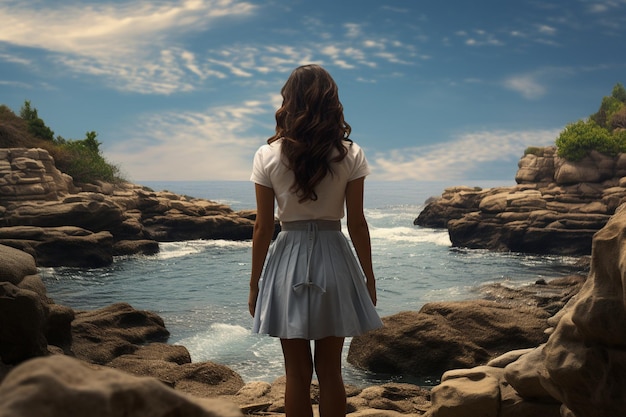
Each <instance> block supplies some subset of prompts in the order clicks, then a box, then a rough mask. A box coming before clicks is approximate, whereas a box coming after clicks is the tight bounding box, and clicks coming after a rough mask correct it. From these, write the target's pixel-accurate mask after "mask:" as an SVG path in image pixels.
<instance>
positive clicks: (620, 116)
mask: <svg viewBox="0 0 626 417" xmlns="http://www.w3.org/2000/svg"><path fill="white" fill-rule="evenodd" d="M609 129H610V130H611V131H614V130H615V129H626V105H622V107H621V108H620V109H619V110H618V111H616V112H615V113H613V115H611V118H610V119H609Z"/></svg>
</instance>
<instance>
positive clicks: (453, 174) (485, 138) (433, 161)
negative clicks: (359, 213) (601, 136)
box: [370, 129, 560, 181]
mask: <svg viewBox="0 0 626 417" xmlns="http://www.w3.org/2000/svg"><path fill="white" fill-rule="evenodd" d="M559 132H560V130H557V129H550V130H530V131H485V132H476V133H467V134H463V135H460V136H459V137H457V138H455V139H453V140H451V141H449V142H445V143H440V144H437V145H430V146H424V147H417V148H405V149H394V150H392V151H390V152H385V153H377V154H375V155H373V156H372V157H370V163H371V165H372V168H373V170H372V171H373V174H372V178H374V179H379V180H408V179H412V180H421V181H435V180H460V179H464V178H468V175H469V174H471V173H472V172H475V171H476V170H477V169H479V168H480V166H481V165H488V164H489V163H492V162H498V161H502V160H508V159H516V158H520V157H521V156H522V155H523V153H524V150H525V149H526V148H527V147H528V146H547V145H552V144H554V140H555V139H556V137H557V135H558V134H559Z"/></svg>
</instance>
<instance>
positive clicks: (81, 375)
mask: <svg viewBox="0 0 626 417" xmlns="http://www.w3.org/2000/svg"><path fill="white" fill-rule="evenodd" d="M0 416H1V417H16V416H20V417H31V416H32V417H66V416H67V417H74V416H91V417H117V416H127V417H143V416H151V417H159V416H161V417H173V416H181V417H182V416H185V417H240V416H243V414H241V411H240V410H239V408H238V407H237V406H236V405H234V404H233V403H232V402H229V401H226V400H220V399H201V398H197V397H192V396H189V395H185V394H184V393H181V392H179V391H175V390H172V389H170V388H168V387H167V386H166V385H165V384H162V383H160V382H159V381H157V380H156V379H154V378H148V377H136V376H132V375H130V374H128V373H125V372H121V371H118V370H115V369H111V368H106V367H101V366H95V365H90V364H87V363H85V362H82V361H79V360H77V359H73V358H70V357H68V356H64V355H54V356H49V357H46V358H37V359H32V360H30V361H28V362H25V363H24V364H22V365H20V366H18V367H16V368H15V369H13V370H12V371H11V372H10V373H9V374H8V375H7V377H6V378H5V379H4V381H3V382H2V384H1V385H0Z"/></svg>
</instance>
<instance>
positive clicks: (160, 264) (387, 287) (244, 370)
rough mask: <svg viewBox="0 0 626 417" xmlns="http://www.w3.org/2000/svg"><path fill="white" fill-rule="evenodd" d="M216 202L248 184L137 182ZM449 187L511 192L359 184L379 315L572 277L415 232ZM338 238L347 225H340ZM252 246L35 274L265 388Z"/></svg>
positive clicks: (560, 269)
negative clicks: (252, 306)
mask: <svg viewBox="0 0 626 417" xmlns="http://www.w3.org/2000/svg"><path fill="white" fill-rule="evenodd" d="M141 184H142V185H146V186H149V187H151V188H152V189H154V190H155V191H160V190H169V191H172V192H175V193H177V194H184V195H189V196H193V197H198V198H206V199H210V200H214V201H219V202H222V203H225V204H228V205H229V206H231V207H232V208H233V209H234V210H243V209H253V208H254V201H255V200H254V187H253V185H252V184H251V183H249V182H247V181H241V182H235V181H198V182H167V181H161V182H148V181H145V182H141ZM452 185H470V186H482V187H483V188H488V187H492V186H506V185H512V184H510V183H507V182H504V181H500V182H497V181H489V182H487V181H474V182H465V183H456V184H447V183H443V182H409V181H403V182H376V181H366V189H365V193H366V196H365V214H366V217H367V219H368V222H369V226H370V234H371V239H372V252H373V263H374V270H375V273H376V278H377V289H378V306H377V310H378V313H379V314H380V315H381V316H388V315H392V314H395V313H398V312H400V311H407V310H413V311H417V310H419V309H420V308H421V307H422V306H423V305H424V304H425V303H428V302H435V301H452V300H464V299H471V298H478V297H480V295H479V294H478V293H477V288H478V287H480V286H481V285H484V284H488V283H506V284H507V285H510V286H522V285H528V284H531V283H533V282H535V281H536V280H537V279H540V278H545V279H552V278H555V277H559V276H565V275H568V274H570V273H571V272H572V271H573V270H574V263H575V262H576V259H575V258H568V257H562V256H537V255H528V254H520V253H499V252H491V251H486V250H468V249H462V248H452V247H451V244H450V240H449V238H448V233H447V231H446V230H445V229H430V228H423V227H418V226H414V225H413V220H414V219H415V218H416V217H417V215H418V214H419V212H420V211H421V210H422V208H423V207H424V202H425V200H426V199H427V198H429V197H431V196H438V195H441V193H442V191H443V189H444V188H445V187H447V186H452ZM344 231H345V227H344ZM251 247H252V245H251V242H250V241H226V240H192V241H184V242H168V243H161V244H160V252H159V253H158V254H156V255H152V256H127V257H119V258H116V259H115V260H114V262H113V264H112V265H110V266H108V267H104V268H96V269H84V268H42V269H41V270H40V274H41V276H42V278H43V279H44V282H45V284H46V287H47V289H48V293H49V295H50V297H51V298H53V299H54V301H55V302H56V303H58V304H63V305H66V306H69V307H72V308H73V309H76V310H85V309H88V310H91V309H97V308H101V307H105V306H107V305H110V304H113V303H116V302H126V303H129V304H131V305H132V306H133V307H134V308H136V309H139V310H150V311H154V312H156V313H157V314H159V315H160V316H161V317H162V318H163V319H164V321H165V325H166V327H167V329H168V330H169V331H170V333H171V336H170V339H169V342H170V343H173V344H181V345H183V346H185V347H187V349H188V350H189V352H190V353H191V357H192V360H193V361H194V362H199V361H213V362H216V363H220V364H223V365H227V366H229V367H230V368H232V369H233V370H235V371H236V372H238V373H239V374H240V375H241V376H242V377H243V379H244V380H245V381H246V382H249V381H267V382H272V381H273V380H274V379H276V378H277V377H279V376H281V375H283V374H284V370H283V364H282V354H281V351H280V344H279V343H278V341H277V340H275V339H273V338H271V337H268V336H261V335H255V334H252V333H251V332H250V327H251V324H252V319H251V317H250V315H249V313H248V307H247V300H248V288H249V287H248V283H249V274H250V259H251ZM349 343H350V339H349V338H348V339H346V342H345V349H344V361H343V363H344V369H343V372H344V378H345V380H346V382H347V383H352V384H355V385H358V386H365V385H369V384H372V383H379V382H385V381H390V380H395V381H407V382H417V383H420V384H422V385H428V384H430V383H436V381H433V380H429V379H428V377H427V376H424V378H426V379H420V378H412V377H407V376H403V375H377V374H372V373H368V372H366V371H363V370H359V369H356V368H354V367H353V366H351V365H350V364H349V363H347V361H346V360H345V356H346V355H347V351H348V347H349Z"/></svg>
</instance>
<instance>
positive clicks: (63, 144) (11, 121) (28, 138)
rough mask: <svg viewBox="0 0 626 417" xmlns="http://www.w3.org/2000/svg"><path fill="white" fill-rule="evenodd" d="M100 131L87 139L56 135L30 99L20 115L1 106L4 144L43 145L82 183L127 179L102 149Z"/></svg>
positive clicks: (1, 143) (1, 144)
mask: <svg viewBox="0 0 626 417" xmlns="http://www.w3.org/2000/svg"><path fill="white" fill-rule="evenodd" d="M97 135H98V134H97V133H96V132H93V131H92V132H87V133H86V135H85V139H76V140H73V139H65V138H63V137H61V136H57V137H56V138H55V137H54V131H53V130H52V129H50V128H49V127H48V126H47V125H46V123H45V122H44V121H43V119H41V118H40V117H39V114H38V112H37V109H36V108H34V107H32V106H31V103H30V101H28V100H26V101H25V102H24V105H23V106H22V108H21V109H20V115H19V116H17V115H16V114H15V113H13V112H12V111H11V109H9V108H8V107H7V106H4V105H2V106H0V147H8V148H16V147H26V148H36V147H38V148H43V149H46V150H47V151H48V152H49V153H50V155H52V157H53V158H54V160H55V164H56V167H57V168H58V169H59V170H60V171H62V172H64V173H66V174H68V175H70V176H71V177H72V178H73V179H74V181H76V182H78V183H94V182H96V181H105V182H118V181H123V177H122V175H121V172H120V169H119V167H118V166H116V165H114V164H111V163H109V162H108V161H107V160H106V159H105V158H104V157H103V156H102V152H101V150H100V145H101V143H100V142H99V141H98V140H96V137H97Z"/></svg>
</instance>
